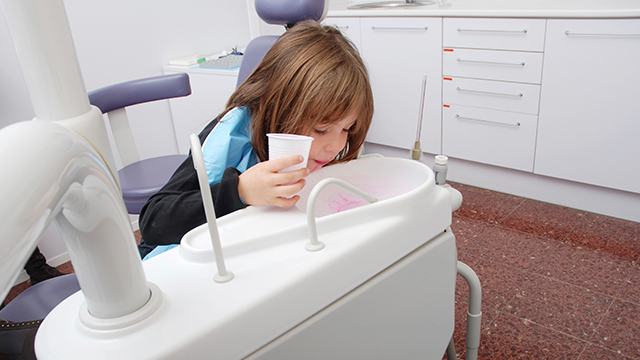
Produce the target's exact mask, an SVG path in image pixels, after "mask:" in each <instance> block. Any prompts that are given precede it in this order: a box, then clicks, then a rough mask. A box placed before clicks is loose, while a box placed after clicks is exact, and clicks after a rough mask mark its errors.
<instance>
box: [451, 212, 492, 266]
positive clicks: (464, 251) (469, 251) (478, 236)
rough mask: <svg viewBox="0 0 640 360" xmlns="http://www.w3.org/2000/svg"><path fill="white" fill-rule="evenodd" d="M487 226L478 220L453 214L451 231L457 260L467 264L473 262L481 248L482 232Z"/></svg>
mask: <svg viewBox="0 0 640 360" xmlns="http://www.w3.org/2000/svg"><path fill="white" fill-rule="evenodd" d="M486 226H487V225H486V224H485V223H483V222H481V221H479V220H474V219H469V218H465V217H462V216H458V215H457V214H456V213H454V215H453V218H452V222H451V231H453V235H454V236H455V237H456V246H457V248H458V260H460V261H462V262H465V263H468V262H474V261H475V259H477V257H478V253H479V252H480V251H481V249H482V248H483V246H484V244H483V243H482V232H483V231H484V229H485V227H486Z"/></svg>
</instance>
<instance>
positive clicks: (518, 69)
mask: <svg viewBox="0 0 640 360" xmlns="http://www.w3.org/2000/svg"><path fill="white" fill-rule="evenodd" d="M443 50H444V51H443V55H442V70H443V75H444V76H449V77H452V76H459V77H468V78H473V79H488V80H503V81H515V82H523V83H530V84H540V81H541V79H542V53H532V52H518V51H496V50H473V49H451V48H445V49H443Z"/></svg>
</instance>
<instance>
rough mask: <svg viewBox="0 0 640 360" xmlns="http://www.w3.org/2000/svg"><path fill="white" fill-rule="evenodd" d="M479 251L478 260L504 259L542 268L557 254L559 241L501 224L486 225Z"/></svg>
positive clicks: (528, 267) (519, 266) (532, 268)
mask: <svg viewBox="0 0 640 360" xmlns="http://www.w3.org/2000/svg"><path fill="white" fill-rule="evenodd" d="M479 238H480V239H479V241H478V246H477V248H476V251H477V253H476V254H475V255H474V256H475V257H476V258H477V259H478V262H479V263H494V262H495V263H501V264H505V265H508V266H511V267H513V268H514V269H518V270H529V271H534V272H540V271H542V270H540V269H541V268H542V267H543V266H544V265H545V264H547V263H548V262H549V259H550V258H552V259H553V258H555V253H554V249H555V248H556V247H557V246H558V245H559V243H558V242H557V241H554V240H551V239H547V238H543V237H539V236H535V235H531V234H526V233H522V232H520V231H516V230H513V229H508V228H505V227H502V226H501V225H490V226H487V227H486V228H485V229H484V231H483V232H482V233H481V234H480V236H479Z"/></svg>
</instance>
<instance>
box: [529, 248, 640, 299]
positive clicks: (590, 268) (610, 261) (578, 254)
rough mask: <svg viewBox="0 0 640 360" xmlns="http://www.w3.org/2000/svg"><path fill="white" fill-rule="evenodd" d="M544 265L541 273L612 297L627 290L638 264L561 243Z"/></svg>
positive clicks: (600, 252)
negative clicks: (630, 277) (631, 273)
mask: <svg viewBox="0 0 640 360" xmlns="http://www.w3.org/2000/svg"><path fill="white" fill-rule="evenodd" d="M545 260H547V261H546V262H545V263H544V264H542V265H541V270H542V272H541V274H543V275H546V276H550V277H551V278H553V279H557V280H560V281H563V282H567V283H570V284H573V285H577V286H581V287H584V288H587V289H590V290H592V291H596V292H600V293H603V294H605V295H609V296H618V295H620V294H622V293H623V292H624V291H625V288H626V287H627V279H628V277H629V276H630V272H631V271H633V270H634V266H633V265H632V264H631V263H630V262H629V261H626V260H624V259H620V258H619V257H617V256H614V255H611V254H608V253H605V252H602V251H594V250H589V249H584V248H576V247H572V246H570V245H567V244H564V243H561V244H559V245H558V246H557V247H556V248H555V249H554V251H553V254H552V255H550V256H549V257H547V258H546V259H545Z"/></svg>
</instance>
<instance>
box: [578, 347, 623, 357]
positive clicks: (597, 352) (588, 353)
mask: <svg viewBox="0 0 640 360" xmlns="http://www.w3.org/2000/svg"><path fill="white" fill-rule="evenodd" d="M628 359H631V358H630V357H627V356H624V355H622V354H620V353H618V352H616V351H613V350H610V349H606V348H604V347H601V346H596V345H593V344H590V345H588V346H587V347H586V348H585V349H584V351H583V352H582V354H580V357H579V358H578V360H628Z"/></svg>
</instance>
